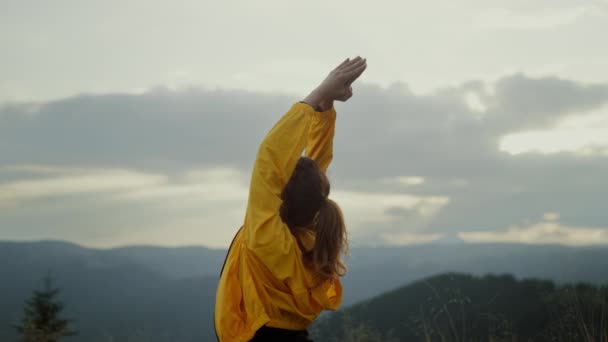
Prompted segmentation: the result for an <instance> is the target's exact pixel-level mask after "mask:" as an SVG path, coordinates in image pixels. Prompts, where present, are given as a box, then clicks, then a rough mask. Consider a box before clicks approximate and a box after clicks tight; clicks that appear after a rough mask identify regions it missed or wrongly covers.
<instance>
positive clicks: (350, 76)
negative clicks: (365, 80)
mask: <svg viewBox="0 0 608 342" xmlns="http://www.w3.org/2000/svg"><path fill="white" fill-rule="evenodd" d="M366 68H367V64H365V63H364V64H361V65H359V66H357V67H356V68H354V69H351V70H350V71H348V72H346V73H344V76H343V77H344V79H345V82H346V85H349V86H350V85H351V84H352V83H353V82H354V81H355V80H356V79H357V78H359V76H361V74H362V73H363V72H364V71H365V69H366Z"/></svg>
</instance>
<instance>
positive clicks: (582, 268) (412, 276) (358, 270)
mask: <svg viewBox="0 0 608 342" xmlns="http://www.w3.org/2000/svg"><path fill="white" fill-rule="evenodd" d="M225 254H226V251H225V250H221V249H209V248H205V247H176V248H166V247H154V246H128V247H121V248H112V249H93V248H85V247H82V246H79V245H76V244H73V243H69V242H64V241H39V242H0V341H5V340H6V341H10V340H13V336H14V335H13V332H12V329H11V328H10V327H9V326H8V324H9V323H11V322H14V321H16V320H18V319H19V318H20V317H21V311H22V306H23V302H24V300H25V299H26V298H28V297H29V295H30V294H31V291H32V290H33V289H35V288H39V287H40V286H42V278H43V277H44V275H45V274H46V273H47V272H48V271H50V272H51V274H52V276H53V278H54V280H55V284H56V285H57V286H59V287H60V288H62V289H63V294H62V298H63V299H64V301H65V304H66V316H70V317H74V318H76V319H77V322H76V326H77V328H78V329H79V330H80V331H81V335H80V336H78V337H76V338H74V339H73V340H75V341H91V342H95V341H102V340H103V341H107V340H108V338H107V337H108V336H113V337H115V340H121V338H122V339H124V338H125V336H131V335H133V334H135V336H139V337H140V338H141V339H143V340H146V339H145V338H144V337H141V336H149V335H153V336H156V339H152V340H153V341H164V340H170V341H190V340H203V341H209V340H213V336H214V335H213V325H212V322H213V321H212V312H213V303H214V296H215V288H216V286H217V280H218V275H219V270H220V268H221V265H222V262H223V260H224V257H225ZM604 260H608V248H605V247H603V248H602V247H594V248H569V247H560V246H530V245H468V244H463V243H442V244H428V245H417V246H406V247H374V248H372V247H354V248H352V250H351V255H350V257H349V258H348V259H347V264H348V266H349V272H348V273H347V275H346V276H345V277H344V279H343V284H344V299H343V306H344V307H346V306H348V305H351V304H354V303H357V302H359V301H362V300H366V299H368V298H370V297H373V296H377V295H380V294H382V293H384V292H386V291H389V290H392V289H395V288H398V287H400V286H402V285H403V284H409V283H412V282H414V281H417V280H420V279H423V278H426V277H429V276H431V275H436V274H439V273H444V272H466V273H471V274H475V275H483V274H487V273H495V274H496V273H510V274H513V275H514V276H515V277H516V278H522V277H538V278H545V279H549V280H553V281H556V282H557V283H558V284H563V283H565V282H577V281H585V282H590V283H594V284H598V283H602V282H604V283H605V282H607V281H608V267H606V264H605V262H604ZM103 336H106V338H105V339H104V338H103ZM163 336H164V337H163ZM85 337H86V338H85Z"/></svg>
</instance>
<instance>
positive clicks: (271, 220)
mask: <svg viewBox="0 0 608 342" xmlns="http://www.w3.org/2000/svg"><path fill="white" fill-rule="evenodd" d="M365 67H366V64H365V60H364V59H361V58H360V57H358V58H356V59H354V60H352V61H350V60H348V59H347V60H346V61H344V62H343V63H342V64H340V65H339V66H338V67H336V69H334V70H332V71H331V72H330V74H329V75H328V76H327V78H326V79H325V80H324V81H323V82H322V83H321V85H319V86H318V87H317V88H316V89H315V90H313V91H312V92H311V93H310V95H308V96H307V97H306V98H305V99H304V100H303V101H300V102H297V103H295V104H293V105H292V107H291V109H290V110H289V111H288V112H287V113H285V115H283V117H282V118H281V119H280V120H279V121H278V122H277V123H276V124H275V125H274V127H273V128H272V129H271V130H270V132H268V134H267V135H266V137H265V138H264V140H263V141H262V143H261V144H260V147H259V149H258V154H257V157H256V161H255V164H254V167H253V173H252V176H251V185H250V189H249V202H248V205H247V213H246V216H245V225H244V230H243V233H244V241H245V243H246V245H247V247H249V249H251V250H252V251H254V252H255V254H256V255H257V256H258V257H259V258H260V259H262V261H263V262H264V263H266V264H267V266H268V267H269V268H270V269H276V268H274V267H273V265H272V264H276V263H280V262H281V257H282V256H283V255H285V254H286V253H288V252H289V251H291V250H292V248H293V243H294V241H293V238H292V237H291V233H290V232H289V229H286V227H285V226H284V225H282V222H281V218H280V216H279V207H280V206H281V198H280V196H281V192H282V190H283V187H284V186H285V184H287V181H288V180H289V178H290V177H291V174H292V172H293V170H294V169H295V166H296V163H297V162H298V159H299V158H300V156H301V155H302V152H303V151H304V149H305V148H307V149H308V150H309V151H308V154H309V155H311V157H314V156H316V157H318V158H320V160H321V162H323V163H326V164H327V165H329V161H330V160H331V142H332V140H333V122H334V121H335V110H334V109H333V104H332V107H331V109H329V110H328V111H321V112H318V111H317V110H322V109H323V108H321V107H322V106H325V105H326V104H327V103H328V102H329V101H331V102H333V100H339V101H346V100H348V98H350V96H352V89H351V87H350V84H351V83H352V82H353V81H354V80H355V79H356V78H357V77H359V75H361V73H362V72H363V70H364V69H365ZM315 108H316V109H317V110H315ZM328 112H330V113H329V116H327V114H328ZM332 113H333V114H332ZM327 119H329V120H327ZM327 133H331V134H330V135H328V134H327ZM311 137H312V139H311ZM309 139H310V141H309ZM328 152H329V153H328ZM277 276H279V275H277Z"/></svg>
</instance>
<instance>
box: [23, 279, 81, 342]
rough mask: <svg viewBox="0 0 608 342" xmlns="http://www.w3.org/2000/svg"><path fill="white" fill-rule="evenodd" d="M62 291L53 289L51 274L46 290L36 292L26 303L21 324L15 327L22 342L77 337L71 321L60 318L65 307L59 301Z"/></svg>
mask: <svg viewBox="0 0 608 342" xmlns="http://www.w3.org/2000/svg"><path fill="white" fill-rule="evenodd" d="M59 292H60V289H58V288H55V287H53V285H52V279H51V276H50V274H47V276H46V277H45V278H44V289H43V290H41V291H39V290H34V292H33V294H32V297H31V298H30V299H28V300H27V301H26V302H25V307H24V310H23V313H24V315H23V318H22V319H21V324H19V325H15V326H14V327H15V329H17V331H18V332H19V334H20V336H21V337H20V340H19V341H21V342H57V341H59V340H60V339H61V338H62V337H66V336H73V335H76V331H74V330H72V329H71V328H70V327H69V324H70V321H69V320H66V319H61V318H59V314H60V313H61V311H62V310H63V308H64V306H63V304H62V303H61V302H59V301H58V300H57V298H56V297H57V296H58V295H59Z"/></svg>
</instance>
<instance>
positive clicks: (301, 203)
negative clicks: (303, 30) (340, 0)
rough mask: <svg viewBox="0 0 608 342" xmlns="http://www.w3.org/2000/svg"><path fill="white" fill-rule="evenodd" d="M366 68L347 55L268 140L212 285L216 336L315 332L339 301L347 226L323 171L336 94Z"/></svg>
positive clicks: (291, 337) (292, 336) (286, 337)
mask: <svg viewBox="0 0 608 342" xmlns="http://www.w3.org/2000/svg"><path fill="white" fill-rule="evenodd" d="M366 67H367V64H366V60H365V59H363V58H361V57H357V58H355V59H353V60H350V59H346V60H345V61H344V62H342V63H341V64H340V65H339V66H337V67H336V68H335V69H334V70H332V71H331V72H330V73H329V75H328V76H327V77H326V78H325V80H324V81H323V82H322V83H321V84H320V85H319V86H318V87H317V88H316V89H315V90H313V91H312V92H311V93H310V95H308V96H307V97H306V98H305V99H304V100H303V101H300V102H298V103H295V104H293V106H292V107H291V109H290V110H289V111H288V112H287V113H286V114H285V115H284V116H283V118H281V119H280V120H279V122H278V123H277V124H276V125H275V126H274V127H273V128H272V129H271V130H270V132H269V133H268V134H267V135H266V137H265V138H264V141H262V143H261V145H260V148H259V151H258V155H257V158H256V161H255V165H254V167H253V174H252V177H251V186H250V190H249V202H248V205H247V212H246V215H245V221H244V223H243V226H242V227H241V229H240V230H239V232H238V233H237V234H236V236H235V238H234V240H233V242H232V244H231V246H230V249H229V251H228V255H227V257H226V261H225V263H224V267H223V268H222V272H221V276H220V282H219V285H218V289H217V293H216V303H215V328H216V333H217V336H218V340H219V341H221V342H233V341H234V342H241V341H310V340H309V339H308V333H307V331H306V329H307V327H308V326H309V325H310V323H311V322H312V321H313V320H314V319H315V318H316V317H317V316H318V315H319V313H320V312H321V310H336V309H337V308H338V307H339V306H340V302H341V299H342V285H341V283H340V280H339V277H340V276H342V275H343V274H344V273H345V271H346V268H345V266H344V264H343V263H342V261H341V254H342V252H343V251H344V250H345V248H346V227H345V225H344V220H343V217H342V213H341V211H340V208H339V207H338V205H337V204H336V203H335V202H333V201H332V200H330V199H329V198H328V195H329V182H328V180H327V177H326V176H325V171H326V170H327V167H328V166H329V163H330V162H331V159H332V150H333V135H334V127H335V120H336V111H335V108H334V106H333V101H334V100H338V101H346V100H348V99H349V98H350V97H351V96H352V87H351V84H352V83H353V82H354V81H355V80H356V79H357V78H358V77H359V76H360V75H361V74H362V73H363V71H364V70H365V68H366ZM304 150H306V157H302V152H303V151H304Z"/></svg>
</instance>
